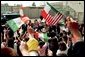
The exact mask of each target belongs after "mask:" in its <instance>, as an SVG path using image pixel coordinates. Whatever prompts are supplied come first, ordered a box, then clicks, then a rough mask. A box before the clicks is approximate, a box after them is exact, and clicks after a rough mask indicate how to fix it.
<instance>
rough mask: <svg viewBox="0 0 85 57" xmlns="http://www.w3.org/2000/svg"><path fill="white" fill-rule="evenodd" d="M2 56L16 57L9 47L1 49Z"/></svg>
mask: <svg viewBox="0 0 85 57" xmlns="http://www.w3.org/2000/svg"><path fill="white" fill-rule="evenodd" d="M1 55H2V56H18V54H17V52H16V51H15V50H14V49H12V48H9V47H5V48H1Z"/></svg>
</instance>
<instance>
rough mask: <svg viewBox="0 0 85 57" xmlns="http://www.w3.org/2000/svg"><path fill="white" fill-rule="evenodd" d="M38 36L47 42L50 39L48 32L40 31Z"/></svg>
mask: <svg viewBox="0 0 85 57" xmlns="http://www.w3.org/2000/svg"><path fill="white" fill-rule="evenodd" d="M38 37H39V38H40V39H41V40H42V41H45V42H47V41H48V36H47V33H39V34H38Z"/></svg>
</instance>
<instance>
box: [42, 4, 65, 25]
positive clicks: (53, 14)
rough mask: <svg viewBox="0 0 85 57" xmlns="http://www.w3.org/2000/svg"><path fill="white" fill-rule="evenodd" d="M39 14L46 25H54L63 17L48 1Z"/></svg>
mask: <svg viewBox="0 0 85 57" xmlns="http://www.w3.org/2000/svg"><path fill="white" fill-rule="evenodd" d="M41 16H42V17H43V18H44V19H45V21H46V23H47V24H48V25H56V24H57V23H58V22H59V21H60V20H61V18H62V17H63V15H62V14H61V13H60V12H59V11H58V10H56V9H55V8H54V7H53V6H52V5H50V4H49V3H48V2H47V3H46V6H45V7H44V9H43V10H42V11H41Z"/></svg>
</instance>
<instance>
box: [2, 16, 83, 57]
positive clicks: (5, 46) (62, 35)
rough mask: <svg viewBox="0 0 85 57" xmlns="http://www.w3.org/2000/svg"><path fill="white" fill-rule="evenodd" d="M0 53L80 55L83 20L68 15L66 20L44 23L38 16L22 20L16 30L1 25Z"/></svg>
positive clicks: (4, 54) (9, 54) (81, 53)
mask: <svg viewBox="0 0 85 57" xmlns="http://www.w3.org/2000/svg"><path fill="white" fill-rule="evenodd" d="M1 55H2V56H83V55H84V24H82V25H79V24H78V23H77V22H74V21H72V19H71V18H70V17H69V16H68V17H67V18H66V21H65V24H64V25H63V27H62V26H60V25H59V24H56V25H47V24H46V22H45V21H44V20H43V18H42V17H40V20H39V21H38V20H35V21H34V23H32V22H31V20H29V23H25V24H23V25H22V26H21V27H20V28H19V29H18V30H17V31H16V32H13V31H12V30H11V28H10V27H9V26H7V25H4V26H1Z"/></svg>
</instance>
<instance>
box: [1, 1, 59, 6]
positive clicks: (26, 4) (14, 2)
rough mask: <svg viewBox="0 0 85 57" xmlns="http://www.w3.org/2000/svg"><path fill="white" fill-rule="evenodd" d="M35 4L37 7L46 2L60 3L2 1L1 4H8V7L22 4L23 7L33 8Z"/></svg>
mask: <svg viewBox="0 0 85 57" xmlns="http://www.w3.org/2000/svg"><path fill="white" fill-rule="evenodd" d="M33 2H35V4H36V6H40V5H43V4H44V3H45V2H49V3H54V2H60V1H1V4H5V3H8V5H12V6H13V5H14V4H22V5H23V6H32V3H33Z"/></svg>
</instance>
